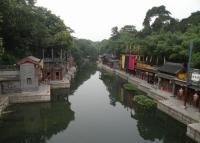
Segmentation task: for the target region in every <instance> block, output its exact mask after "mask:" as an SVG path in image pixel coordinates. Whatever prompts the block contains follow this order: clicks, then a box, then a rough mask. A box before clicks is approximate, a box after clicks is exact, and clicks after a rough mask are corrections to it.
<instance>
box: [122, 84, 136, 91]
mask: <svg viewBox="0 0 200 143" xmlns="http://www.w3.org/2000/svg"><path fill="white" fill-rule="evenodd" d="M123 87H124V88H125V89H126V90H129V91H136V90H137V89H136V87H135V86H133V85H132V84H130V83H125V84H124V85H123Z"/></svg>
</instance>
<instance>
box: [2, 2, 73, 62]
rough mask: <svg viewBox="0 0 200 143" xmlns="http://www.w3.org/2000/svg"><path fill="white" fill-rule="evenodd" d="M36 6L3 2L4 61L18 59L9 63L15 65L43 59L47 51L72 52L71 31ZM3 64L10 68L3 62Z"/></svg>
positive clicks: (49, 13) (47, 12) (56, 18)
mask: <svg viewBox="0 0 200 143" xmlns="http://www.w3.org/2000/svg"><path fill="white" fill-rule="evenodd" d="M35 2H36V1H35V0H12V1H10V0H9V1H8V0H1V1H0V33H1V35H0V37H2V38H3V45H4V51H5V53H4V57H7V58H9V57H14V58H15V59H14V60H8V61H12V62H13V63H15V62H16V60H17V59H19V58H22V57H24V56H28V55H34V56H37V57H41V56H42V49H44V48H45V49H48V48H55V50H54V51H56V50H57V51H60V50H59V49H60V48H63V49H65V50H68V49H69V48H70V47H71V45H72V36H71V33H70V32H71V29H70V28H69V27H67V26H66V25H65V24H64V22H63V21H62V20H61V19H60V18H59V17H58V16H56V15H54V14H52V13H51V11H49V10H47V9H45V8H43V7H37V6H35V5H34V4H35ZM1 15H2V16H1ZM1 17H2V19H1ZM1 47H2V46H1ZM1 47H0V49H2V48H1ZM0 51H1V50H0ZM8 55H9V56H8ZM0 62H1V63H4V64H10V63H9V62H7V63H6V61H5V60H3V58H2V60H0Z"/></svg>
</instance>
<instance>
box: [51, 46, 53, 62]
mask: <svg viewBox="0 0 200 143" xmlns="http://www.w3.org/2000/svg"><path fill="white" fill-rule="evenodd" d="M51 58H52V60H53V48H51Z"/></svg>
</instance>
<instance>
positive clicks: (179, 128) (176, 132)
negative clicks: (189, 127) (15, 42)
mask: <svg viewBox="0 0 200 143" xmlns="http://www.w3.org/2000/svg"><path fill="white" fill-rule="evenodd" d="M134 110H135V114H134V115H132V116H131V117H132V118H134V119H135V120H137V121H138V122H137V127H138V131H139V133H140V136H141V137H142V138H143V139H145V140H150V141H154V140H155V139H159V140H163V143H186V142H187V143H193V141H192V140H190V139H189V138H187V137H186V136H185V133H186V128H185V127H184V126H183V125H182V124H181V123H179V122H177V121H175V120H174V119H172V118H171V117H169V116H167V115H166V114H164V113H162V112H160V111H158V110H155V111H149V110H145V109H143V108H142V107H140V106H138V105H136V104H134Z"/></svg>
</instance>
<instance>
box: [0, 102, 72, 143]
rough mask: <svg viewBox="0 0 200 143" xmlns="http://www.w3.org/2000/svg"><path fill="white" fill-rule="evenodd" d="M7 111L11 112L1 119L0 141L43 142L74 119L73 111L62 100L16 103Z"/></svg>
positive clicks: (14, 142)
mask: <svg viewBox="0 0 200 143" xmlns="http://www.w3.org/2000/svg"><path fill="white" fill-rule="evenodd" d="M63 109H64V110H63ZM7 111H12V113H10V114H8V115H5V116H3V118H2V119H1V123H0V134H1V138H0V142H1V143H45V142H46V140H48V139H49V138H50V137H51V136H52V135H54V134H57V133H58V132H60V131H63V130H64V129H66V128H67V126H68V125H69V123H70V122H71V121H72V120H74V112H73V111H72V110H71V109H70V105H69V104H66V102H64V101H62V102H52V103H41V104H40V103H39V104H26V105H20V104H17V105H13V106H11V107H9V108H8V109H7Z"/></svg>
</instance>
